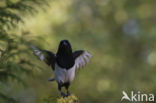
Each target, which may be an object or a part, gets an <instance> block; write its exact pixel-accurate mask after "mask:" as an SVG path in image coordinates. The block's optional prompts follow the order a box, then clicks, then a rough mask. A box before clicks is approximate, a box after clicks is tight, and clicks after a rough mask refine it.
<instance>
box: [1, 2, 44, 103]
mask: <svg viewBox="0 0 156 103" xmlns="http://www.w3.org/2000/svg"><path fill="white" fill-rule="evenodd" d="M46 2H47V1H46V0H16V1H14V0H2V1H0V84H1V85H6V84H7V83H8V81H11V82H13V81H17V82H20V83H22V84H25V82H24V81H23V79H22V74H24V73H26V74H29V73H31V68H32V67H34V65H33V64H32V63H31V61H30V60H31V59H28V57H30V52H29V51H28V47H27V46H26V45H27V40H26V39H25V34H26V33H24V32H23V33H21V34H19V33H17V32H15V33H14V32H11V29H13V28H15V27H16V26H17V24H18V23H19V22H23V18H22V17H23V16H24V13H33V12H35V11H36V8H35V6H36V5H41V4H42V3H44V4H46ZM42 5H43V4H42ZM26 65H27V66H26ZM4 89H5V88H1V90H0V100H1V99H3V100H4V101H6V102H7V101H8V102H9V103H15V102H16V101H15V100H14V99H12V98H10V97H8V94H7V93H6V92H4V93H3V91H5V90H4Z"/></svg>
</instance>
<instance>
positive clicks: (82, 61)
mask: <svg viewBox="0 0 156 103" xmlns="http://www.w3.org/2000/svg"><path fill="white" fill-rule="evenodd" d="M91 57H92V56H91V54H89V53H88V52H87V51H84V50H78V51H75V52H74V53H73V58H74V60H75V67H76V68H77V69H79V68H83V67H84V66H85V65H86V64H87V63H89V61H90V59H91Z"/></svg>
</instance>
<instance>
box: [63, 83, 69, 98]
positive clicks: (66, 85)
mask: <svg viewBox="0 0 156 103" xmlns="http://www.w3.org/2000/svg"><path fill="white" fill-rule="evenodd" d="M64 85H65V88H66V90H67V93H66V96H67V97H68V96H69V95H70V92H69V90H68V89H69V85H70V83H69V82H67V83H65V84H64Z"/></svg>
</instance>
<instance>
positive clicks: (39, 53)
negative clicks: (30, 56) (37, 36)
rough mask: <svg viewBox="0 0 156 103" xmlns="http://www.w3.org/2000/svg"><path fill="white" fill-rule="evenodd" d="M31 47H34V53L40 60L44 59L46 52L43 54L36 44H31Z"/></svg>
mask: <svg viewBox="0 0 156 103" xmlns="http://www.w3.org/2000/svg"><path fill="white" fill-rule="evenodd" d="M30 47H31V48H32V49H33V51H34V54H35V55H36V56H37V57H39V59H40V60H42V61H43V60H44V59H45V57H44V54H43V53H42V52H41V51H40V50H39V49H37V48H36V47H35V46H33V45H31V46H30Z"/></svg>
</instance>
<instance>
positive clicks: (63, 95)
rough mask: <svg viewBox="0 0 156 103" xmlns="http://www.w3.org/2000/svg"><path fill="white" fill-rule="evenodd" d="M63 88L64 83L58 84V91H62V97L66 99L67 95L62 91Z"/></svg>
mask: <svg viewBox="0 0 156 103" xmlns="http://www.w3.org/2000/svg"><path fill="white" fill-rule="evenodd" d="M61 88H62V83H58V90H59V91H60V94H61V96H62V97H65V96H66V94H65V93H63V92H62V89H61Z"/></svg>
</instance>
